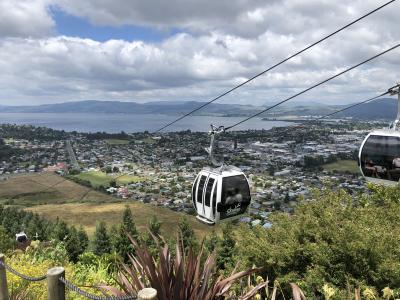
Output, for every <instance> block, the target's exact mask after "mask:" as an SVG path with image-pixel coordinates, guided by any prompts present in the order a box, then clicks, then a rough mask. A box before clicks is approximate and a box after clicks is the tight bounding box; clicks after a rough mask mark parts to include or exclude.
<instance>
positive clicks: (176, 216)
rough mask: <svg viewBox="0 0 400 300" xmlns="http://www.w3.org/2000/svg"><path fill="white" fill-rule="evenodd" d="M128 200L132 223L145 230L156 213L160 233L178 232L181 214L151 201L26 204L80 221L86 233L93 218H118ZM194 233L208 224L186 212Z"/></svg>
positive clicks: (52, 215)
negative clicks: (155, 204)
mask: <svg viewBox="0 0 400 300" xmlns="http://www.w3.org/2000/svg"><path fill="white" fill-rule="evenodd" d="M127 203H129V207H130V208H131V210H132V212H133V215H134V218H135V223H136V226H137V227H138V228H139V229H141V230H146V228H147V224H148V221H149V220H150V218H151V217H152V216H153V215H156V216H157V217H158V219H159V220H160V221H161V222H162V227H161V228H162V233H163V235H164V236H166V237H171V236H175V235H176V234H177V233H178V222H179V220H180V219H181V218H182V216H183V215H182V214H180V213H177V212H174V211H172V210H170V209H166V208H163V207H157V206H154V205H151V204H144V203H141V202H136V201H135V202H133V201H129V202H126V203H104V204H95V203H69V204H62V205H40V206H35V207H31V208H28V209H29V210H30V211H33V212H36V213H38V214H40V215H42V216H44V217H45V218H48V219H52V220H55V219H56V218H57V217H59V218H60V219H62V220H64V221H66V222H67V223H69V224H74V225H78V224H79V225H83V226H84V228H85V230H86V231H87V232H88V234H89V235H91V234H93V232H94V230H95V227H96V222H98V221H104V222H106V223H107V224H108V225H112V224H117V223H119V222H120V221H121V218H122V212H123V210H124V208H125V205H126V204H127ZM187 217H188V219H189V221H190V223H191V224H192V226H193V229H194V231H195V233H196V235H197V236H198V237H204V236H205V235H206V234H207V233H209V232H210V231H211V230H212V227H210V226H207V225H205V224H202V223H200V222H198V221H197V220H196V218H195V217H193V216H187Z"/></svg>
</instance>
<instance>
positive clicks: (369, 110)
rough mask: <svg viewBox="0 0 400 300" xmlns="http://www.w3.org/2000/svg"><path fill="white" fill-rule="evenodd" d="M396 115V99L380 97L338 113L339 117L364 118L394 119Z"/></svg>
mask: <svg viewBox="0 0 400 300" xmlns="http://www.w3.org/2000/svg"><path fill="white" fill-rule="evenodd" d="M396 115H397V99H395V98H382V99H379V100H375V101H373V102H370V103H365V104H363V105H360V106H357V107H355V108H352V109H349V110H347V111H344V112H343V113H339V114H338V116H339V117H352V118H355V119H364V120H376V119H383V120H393V121H394V120H395V118H396Z"/></svg>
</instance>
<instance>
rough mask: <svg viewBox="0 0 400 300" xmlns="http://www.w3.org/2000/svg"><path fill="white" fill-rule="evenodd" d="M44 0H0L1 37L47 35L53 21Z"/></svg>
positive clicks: (46, 2)
mask: <svg viewBox="0 0 400 300" xmlns="http://www.w3.org/2000/svg"><path fill="white" fill-rule="evenodd" d="M47 5H48V1H46V0H0V38H1V37H42V36H45V35H49V34H50V33H51V31H52V29H53V26H54V21H53V19H52V18H51V15H50V13H49V11H48V6H47Z"/></svg>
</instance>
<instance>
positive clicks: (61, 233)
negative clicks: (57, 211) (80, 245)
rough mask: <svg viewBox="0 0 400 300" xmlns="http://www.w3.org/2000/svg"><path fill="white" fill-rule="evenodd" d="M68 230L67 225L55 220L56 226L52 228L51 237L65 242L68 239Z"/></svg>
mask: <svg viewBox="0 0 400 300" xmlns="http://www.w3.org/2000/svg"><path fill="white" fill-rule="evenodd" d="M68 234H69V229H68V225H67V223H65V222H64V221H60V220H59V219H57V222H56V226H55V227H54V230H53V234H52V237H53V238H54V239H55V240H57V241H61V242H62V241H65V240H66V239H67V238H68Z"/></svg>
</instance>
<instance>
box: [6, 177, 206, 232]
mask: <svg viewBox="0 0 400 300" xmlns="http://www.w3.org/2000/svg"><path fill="white" fill-rule="evenodd" d="M10 201H11V203H12V204H14V205H18V206H21V207H25V209H27V210H30V211H33V212H37V213H39V214H41V215H42V216H44V217H45V218H49V219H52V220H54V219H56V218H57V216H58V217H59V218H61V219H63V220H65V221H66V222H68V223H69V224H71V225H72V224H73V225H76V226H79V225H82V226H84V228H85V229H86V230H87V231H88V233H89V234H92V233H93V231H94V228H95V226H96V222H98V221H100V220H103V221H105V222H106V223H107V224H108V225H112V224H116V223H118V222H120V220H121V217H122V211H123V209H124V207H125V205H126V204H129V206H130V207H131V209H132V211H133V214H134V216H135V222H136V224H137V226H138V227H139V228H142V229H145V227H146V226H147V223H148V220H149V219H150V217H151V216H152V215H157V217H158V218H159V219H160V220H161V221H162V222H163V226H162V230H163V233H164V234H165V237H171V236H175V235H176V234H177V226H178V222H179V220H180V219H181V217H182V216H183V214H181V213H177V212H174V211H172V210H170V209H167V208H163V207H156V206H153V205H150V204H144V203H141V202H136V201H132V200H122V199H117V198H114V197H111V196H109V195H106V194H103V193H99V192H97V191H94V190H92V189H89V188H87V187H84V186H81V185H79V184H76V183H75V182H72V181H69V180H65V179H64V178H63V177H60V176H58V175H55V174H53V173H42V174H31V175H24V176H15V177H11V178H10V179H8V180H7V181H4V182H0V203H2V204H10ZM188 219H189V221H190V223H191V224H192V226H193V228H194V230H195V232H196V234H197V236H198V237H203V236H205V235H206V234H207V233H209V232H210V231H211V230H212V227H209V226H207V225H204V224H201V223H199V222H198V221H197V220H196V219H195V218H194V217H193V216H188Z"/></svg>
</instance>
